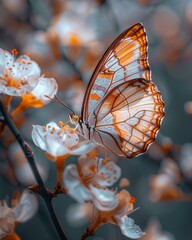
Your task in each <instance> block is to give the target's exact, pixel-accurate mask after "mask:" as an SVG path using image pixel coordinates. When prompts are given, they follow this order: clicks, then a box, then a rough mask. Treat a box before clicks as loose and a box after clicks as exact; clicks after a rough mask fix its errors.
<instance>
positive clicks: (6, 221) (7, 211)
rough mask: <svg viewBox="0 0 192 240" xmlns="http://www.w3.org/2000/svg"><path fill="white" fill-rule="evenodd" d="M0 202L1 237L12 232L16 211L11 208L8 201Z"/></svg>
mask: <svg viewBox="0 0 192 240" xmlns="http://www.w3.org/2000/svg"><path fill="white" fill-rule="evenodd" d="M2 203H3V204H2V205H1V203H0V239H2V238H3V237H6V236H7V235H9V234H11V233H12V232H13V229H14V225H15V212H14V211H13V210H12V209H11V208H9V207H8V206H7V204H6V202H2Z"/></svg>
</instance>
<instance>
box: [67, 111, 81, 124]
mask: <svg viewBox="0 0 192 240" xmlns="http://www.w3.org/2000/svg"><path fill="white" fill-rule="evenodd" d="M69 120H70V123H71V124H74V125H77V124H78V122H79V116H78V115H76V114H74V113H71V114H69Z"/></svg>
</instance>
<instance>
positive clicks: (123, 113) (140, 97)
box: [88, 79, 164, 158]
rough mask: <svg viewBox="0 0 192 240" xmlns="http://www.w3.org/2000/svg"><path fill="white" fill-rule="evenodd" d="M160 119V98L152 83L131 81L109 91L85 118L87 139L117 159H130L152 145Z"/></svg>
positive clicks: (140, 80) (162, 105)
mask: <svg viewBox="0 0 192 240" xmlns="http://www.w3.org/2000/svg"><path fill="white" fill-rule="evenodd" d="M163 116H164V103H163V102H162V100H161V94H160V92H159V91H158V90H157V88H156V86H155V85H154V84H153V83H152V82H150V83H149V82H147V81H146V80H145V79H135V80H132V81H128V82H125V83H121V84H119V85H118V86H116V87H115V88H113V89H112V90H111V91H110V92H109V93H108V94H107V95H106V96H105V97H104V98H103V99H102V101H101V102H100V103H99V104H98V105H97V107H96V108H95V109H94V111H93V112H92V114H91V115H90V116H89V118H88V122H91V123H92V124H91V125H94V126H95V131H94V133H93V134H92V136H91V139H92V140H94V141H96V142H97V143H99V144H101V145H103V146H105V147H106V148H107V149H108V150H110V151H111V152H113V153H114V154H116V155H119V156H126V157H129V158H132V157H134V156H135V155H138V154H140V153H142V152H144V151H146V149H147V147H148V146H149V144H150V143H151V142H153V141H154V139H155V136H156V133H157V131H158V130H159V128H160V124H161V120H162V118H163Z"/></svg>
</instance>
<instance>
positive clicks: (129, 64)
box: [81, 23, 151, 122]
mask: <svg viewBox="0 0 192 240" xmlns="http://www.w3.org/2000/svg"><path fill="white" fill-rule="evenodd" d="M147 48H148V45H147V37H146V33H145V29H144V27H143V26H142V24H141V23H138V24H136V25H134V26H132V27H131V28H129V29H127V30H126V31H124V32H123V33H122V34H121V35H120V36H119V37H118V38H117V39H116V40H115V41H114V42H113V43H112V44H111V46H110V47H109V48H108V50H107V51H106V52H105V54H104V55H103V57H102V59H101V60H100V62H99V63H98V65H97V67H96V69H95V71H94V73H93V75H92V78H91V80H90V82H89V85H88V87H87V91H86V93H85V97H84V100H83V108H82V113H81V116H82V118H83V121H84V122H85V121H86V120H87V119H88V117H89V115H90V114H91V112H92V110H93V109H94V108H95V107H96V105H97V104H98V103H99V102H100V101H101V100H102V98H103V97H104V96H105V95H106V94H107V93H108V92H109V91H110V90H111V89H113V88H114V87H115V86H117V85H119V84H121V83H123V82H126V81H129V80H133V79H136V78H144V79H145V80H146V81H150V80H151V76H150V68H149V64H148V55H147Z"/></svg>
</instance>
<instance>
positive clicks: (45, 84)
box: [32, 77, 58, 103]
mask: <svg viewBox="0 0 192 240" xmlns="http://www.w3.org/2000/svg"><path fill="white" fill-rule="evenodd" d="M57 91H58V85H57V82H56V81H55V79H54V78H44V77H41V78H39V79H38V82H37V85H36V86H35V88H34V89H33V90H32V94H33V95H34V96H35V97H36V98H38V99H41V100H42V101H43V102H44V103H49V102H50V101H51V100H50V99H49V98H47V97H45V95H47V96H48V97H50V98H53V97H54V95H56V94H57Z"/></svg>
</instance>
